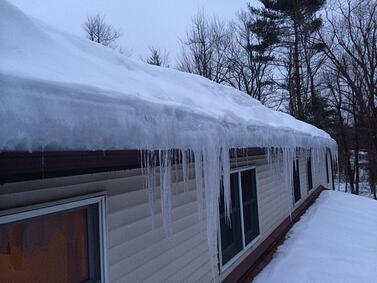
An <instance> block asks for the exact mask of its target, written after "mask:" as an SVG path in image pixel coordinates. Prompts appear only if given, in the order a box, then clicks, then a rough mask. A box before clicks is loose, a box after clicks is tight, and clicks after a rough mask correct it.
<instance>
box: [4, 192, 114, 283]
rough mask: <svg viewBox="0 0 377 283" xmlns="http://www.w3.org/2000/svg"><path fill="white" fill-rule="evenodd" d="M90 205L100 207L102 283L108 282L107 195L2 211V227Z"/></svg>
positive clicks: (100, 194) (68, 199)
mask: <svg viewBox="0 0 377 283" xmlns="http://www.w3.org/2000/svg"><path fill="white" fill-rule="evenodd" d="M90 205H97V206H98V228H99V230H98V240H99V247H98V248H99V251H100V252H99V261H100V262H99V266H100V273H101V274H100V282H107V278H108V277H107V253H106V251H107V221H106V196H105V194H103V193H96V194H90V195H84V196H79V197H73V198H67V199H62V200H58V201H49V202H44V203H39V204H36V205H29V206H23V207H20V208H14V209H8V210H4V211H0V225H3V224H8V223H16V222H19V221H27V220H28V219H33V218H36V217H42V216H46V215H49V214H54V213H60V212H65V211H69V210H72V209H79V208H81V207H85V206H90ZM89 240H90V238H88V241H89Z"/></svg>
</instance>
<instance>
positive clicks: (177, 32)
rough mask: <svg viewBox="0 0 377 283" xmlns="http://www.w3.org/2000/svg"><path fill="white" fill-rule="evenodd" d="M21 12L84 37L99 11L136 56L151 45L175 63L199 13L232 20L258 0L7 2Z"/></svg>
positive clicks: (25, 0) (143, 54)
mask: <svg viewBox="0 0 377 283" xmlns="http://www.w3.org/2000/svg"><path fill="white" fill-rule="evenodd" d="M8 1H10V2H11V3H13V4H15V5H16V6H17V7H19V8H20V9H21V10H23V11H24V12H26V13H27V14H29V15H32V16H34V17H36V18H38V19H40V20H43V21H44V22H46V23H49V24H50V25H53V26H55V27H57V28H59V29H61V30H65V31H68V32H70V33H73V34H76V35H78V36H81V37H84V32H83V29H82V25H83V23H84V21H85V19H86V17H87V16H88V15H94V14H96V13H98V12H100V13H101V14H103V15H104V16H105V17H106V21H107V22H108V23H110V24H112V25H113V26H114V27H116V28H119V29H120V30H121V31H122V37H121V38H120V39H119V43H120V44H121V45H122V46H123V47H124V48H125V49H128V50H132V54H133V57H136V58H137V57H139V56H140V55H142V56H146V55H147V54H148V48H149V46H157V47H160V48H162V49H165V50H167V51H168V52H169V53H170V61H171V62H170V63H171V64H174V63H175V57H176V55H177V54H178V50H179V49H180V47H179V40H178V38H182V37H183V36H184V34H185V31H186V29H187V27H188V26H189V24H190V22H191V18H192V17H193V16H194V15H195V14H196V13H197V12H198V11H200V10H204V12H205V13H206V14H207V15H209V16H213V15H214V16H217V17H220V18H223V19H232V18H233V17H234V15H235V13H236V12H237V11H239V10H241V9H245V8H246V7H247V3H252V4H253V3H256V2H257V0H32V1H30V0H8Z"/></svg>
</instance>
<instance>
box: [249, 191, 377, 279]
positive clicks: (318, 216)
mask: <svg viewBox="0 0 377 283" xmlns="http://www.w3.org/2000/svg"><path fill="white" fill-rule="evenodd" d="M253 282H256V283H264V282H269V283H273V282H277V283H284V282H287V283H294V282H299V283H304V282H311V283H315V282H318V283H322V282H332V283H337V282H342V283H344V282H350V283H351V282H352V283H360V282H363V283H369V282H370V283H372V282H377V201H375V200H371V199H368V198H364V197H359V196H354V195H351V194H346V193H342V192H336V191H324V192H322V193H321V195H320V197H319V198H318V200H317V201H316V202H315V203H314V205H313V206H312V207H311V208H309V210H308V211H307V212H306V213H305V215H304V216H303V217H302V218H301V220H300V221H299V222H298V223H297V224H296V225H294V226H293V228H292V229H291V230H290V232H289V234H288V237H287V239H286V241H285V242H284V244H283V245H282V246H280V247H279V248H278V250H277V252H276V254H275V256H274V258H273V259H272V261H271V262H270V264H269V265H267V266H266V267H265V268H264V269H263V270H262V272H261V273H260V274H259V275H258V276H257V277H256V278H255V281H253Z"/></svg>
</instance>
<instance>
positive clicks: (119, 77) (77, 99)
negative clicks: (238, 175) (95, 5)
mask: <svg viewBox="0 0 377 283" xmlns="http://www.w3.org/2000/svg"><path fill="white" fill-rule="evenodd" d="M0 94H1V95H0V100H1V103H0V121H1V122H0V123H1V126H0V150H14V149H29V150H32V149H40V148H54V149H110V148H111V149H119V148H171V147H175V148H177V147H179V148H192V149H194V148H199V147H200V148H201V147H202V146H203V144H208V142H210V143H211V144H213V143H223V144H225V145H227V146H229V147H249V146H263V147H267V146H279V147H291V148H292V147H296V146H301V147H306V148H307V147H323V146H328V147H332V148H334V147H335V146H336V145H335V142H334V141H333V140H332V139H331V138H330V137H329V135H328V134H327V133H325V132H324V131H322V130H319V129H317V128H315V127H313V126H311V125H308V124H306V123H303V122H300V121H298V120H295V119H294V118H293V117H291V116H289V115H286V114H284V113H280V112H276V111H273V110H270V109H267V108H266V107H264V106H262V105H261V104H260V103H259V102H258V101H256V100H254V99H251V98H250V97H248V96H247V95H246V94H244V93H242V92H239V91H237V90H235V89H232V88H230V87H226V86H222V85H218V84H216V83H213V82H211V81H209V80H207V79H204V78H202V77H199V76H196V75H191V74H185V73H181V72H178V71H176V70H173V69H165V68H160V67H154V66H151V65H147V64H144V63H141V62H135V61H133V60H130V59H128V58H126V57H124V56H122V55H120V54H118V53H116V52H114V51H112V50H110V49H109V48H106V47H103V46H101V45H98V44H95V43H92V42H90V41H88V40H85V39H81V38H77V37H74V36H71V35H69V34H66V33H63V32H60V31H58V30H55V29H53V28H51V27H48V26H46V25H45V24H44V23H42V22H39V21H38V20H36V19H33V18H30V17H28V16H26V15H25V14H23V13H22V12H21V11H19V10H18V9H17V8H15V7H14V6H12V5H11V4H9V3H8V2H6V1H4V0H1V1H0Z"/></svg>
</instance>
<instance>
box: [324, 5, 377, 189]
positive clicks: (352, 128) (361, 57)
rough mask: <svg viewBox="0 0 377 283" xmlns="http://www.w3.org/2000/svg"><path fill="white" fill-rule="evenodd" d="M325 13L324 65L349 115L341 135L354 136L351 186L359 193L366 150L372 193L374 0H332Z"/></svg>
mask: <svg viewBox="0 0 377 283" xmlns="http://www.w3.org/2000/svg"><path fill="white" fill-rule="evenodd" d="M326 15H327V26H326V28H325V29H323V30H322V31H321V32H320V33H319V36H320V40H321V42H322V44H323V46H324V52H325V54H326V56H327V58H328V63H327V64H326V67H327V70H328V72H329V73H330V74H335V75H336V76H337V80H338V81H339V82H338V83H337V84H338V87H337V88H334V89H332V90H331V91H332V92H334V90H335V91H336V93H337V96H338V98H342V100H343V101H344V102H343V105H341V106H339V107H341V109H342V113H341V115H342V116H343V117H344V116H345V115H347V116H349V117H351V119H350V122H349V123H350V124H349V131H348V132H344V131H345V129H340V131H341V135H344V136H345V137H344V138H343V139H348V140H351V141H352V149H353V152H352V155H351V154H350V153H347V152H345V155H346V156H348V157H347V158H351V156H352V161H353V168H350V166H349V165H347V166H346V168H347V169H346V171H347V174H348V179H349V181H350V184H351V191H352V192H353V193H356V194H358V193H359V178H360V175H359V169H360V164H359V157H360V156H359V154H360V151H361V150H364V151H367V153H368V160H369V161H370V162H369V182H370V187H371V190H372V192H373V193H374V196H376V164H375V163H376V162H375V160H376V159H377V155H376V152H377V109H376V101H377V2H376V1H368V0H357V1H356V0H334V1H332V2H331V5H330V7H329V9H328V11H327V14H326ZM339 85H340V86H341V87H339ZM341 115H338V117H339V119H340V117H341ZM344 150H345V151H347V148H345V149H344ZM348 150H350V149H348ZM347 163H349V162H348V161H347ZM353 183H354V184H353Z"/></svg>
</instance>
